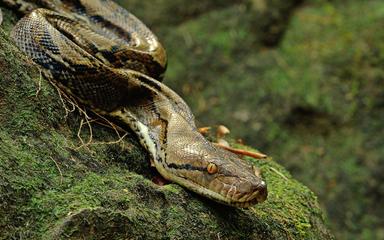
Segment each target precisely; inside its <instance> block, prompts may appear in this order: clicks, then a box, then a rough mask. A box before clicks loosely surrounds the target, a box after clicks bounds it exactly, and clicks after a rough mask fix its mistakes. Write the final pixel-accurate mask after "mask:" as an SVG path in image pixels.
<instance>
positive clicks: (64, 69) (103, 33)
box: [0, 0, 267, 208]
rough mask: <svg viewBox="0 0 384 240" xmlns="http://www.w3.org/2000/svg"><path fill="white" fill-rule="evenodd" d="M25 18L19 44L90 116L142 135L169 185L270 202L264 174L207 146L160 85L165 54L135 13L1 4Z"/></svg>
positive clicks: (79, 5) (239, 202)
mask: <svg viewBox="0 0 384 240" xmlns="http://www.w3.org/2000/svg"><path fill="white" fill-rule="evenodd" d="M0 2H1V3H3V4H5V5H6V6H7V7H9V8H11V9H13V10H15V11H17V12H18V13H20V14H22V15H25V16H24V17H23V18H22V19H21V20H20V21H19V22H18V23H17V24H16V26H15V27H14V29H13V31H12V37H13V39H14V41H15V43H16V45H17V46H18V47H19V48H20V49H21V50H22V51H23V52H24V53H25V54H26V55H27V56H29V57H30V58H31V59H32V60H33V61H34V62H35V63H36V64H38V65H40V67H41V69H42V71H43V73H44V75H45V77H46V78H48V79H49V80H51V81H53V82H54V84H56V85H58V86H59V87H60V88H61V89H62V90H63V91H64V92H66V93H67V94H68V95H70V96H72V97H74V98H75V99H76V100H77V101H78V102H80V103H81V104H84V105H85V106H87V107H88V108H90V109H91V110H93V111H95V112H97V113H99V114H102V115H104V116H106V117H109V118H113V119H115V120H116V121H117V122H118V123H119V124H120V125H124V126H122V127H123V128H124V127H129V128H130V129H132V130H133V132H135V133H136V135H137V137H138V139H139V141H140V143H141V145H142V146H143V147H144V148H145V149H146V150H147V151H148V153H149V156H150V159H151V164H152V166H154V167H156V169H157V171H158V172H159V173H160V174H161V175H162V176H163V177H164V178H165V179H167V180H170V181H172V182H175V183H178V184H180V185H181V186H184V187H185V188H187V189H189V190H191V191H194V192H196V193H198V194H200V195H203V196H205V197H208V198H210V199H212V200H215V201H217V202H220V203H224V204H227V205H231V206H237V207H243V208H246V207H249V206H252V205H254V204H256V203H259V202H263V201H264V200H265V199H266V197H267V187H266V183H265V182H264V181H263V180H262V179H261V176H260V174H259V170H258V169H257V168H256V167H255V166H253V165H252V164H250V163H249V162H246V161H244V160H242V159H240V158H239V157H238V156H237V155H235V154H233V153H230V152H228V151H226V150H224V149H222V148H219V147H217V146H215V145H214V144H212V143H211V142H209V141H207V140H206V139H205V138H204V136H203V135H201V134H200V133H199V132H198V131H197V128H196V126H195V122H194V116H193V114H192V113H191V110H190V109H189V107H188V106H187V104H186V103H185V102H184V101H183V99H182V98H181V97H180V96H178V95H177V94H176V93H175V92H174V91H172V90H171V89H170V88H169V87H167V86H166V85H164V84H163V83H162V82H161V80H162V77H163V74H164V72H165V69H166V62H167V60H166V53H165V50H164V48H163V46H162V45H161V44H160V43H159V41H158V40H157V37H156V36H155V35H154V34H153V33H152V32H151V31H150V30H149V29H148V28H147V27H146V26H145V25H144V24H143V23H142V22H141V21H140V20H139V19H138V18H136V17H135V16H134V15H132V14H131V13H129V12H128V11H127V10H125V9H123V8H122V7H120V6H119V5H117V4H116V3H114V2H113V1H110V0H31V1H26V0H0Z"/></svg>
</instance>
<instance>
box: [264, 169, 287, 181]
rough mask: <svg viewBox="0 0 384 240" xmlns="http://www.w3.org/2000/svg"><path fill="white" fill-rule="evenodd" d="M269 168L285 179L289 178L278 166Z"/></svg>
mask: <svg viewBox="0 0 384 240" xmlns="http://www.w3.org/2000/svg"><path fill="white" fill-rule="evenodd" d="M269 169H271V170H272V171H274V172H275V173H277V174H278V175H279V176H281V177H282V178H284V179H285V180H287V181H288V180H289V179H288V178H287V177H286V176H284V174H282V173H281V172H280V171H278V170H277V169H276V168H274V167H269Z"/></svg>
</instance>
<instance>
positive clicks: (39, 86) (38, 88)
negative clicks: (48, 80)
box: [36, 68, 43, 97]
mask: <svg viewBox="0 0 384 240" xmlns="http://www.w3.org/2000/svg"><path fill="white" fill-rule="evenodd" d="M39 74H40V77H39V82H38V85H37V90H36V97H37V96H38V95H39V93H40V91H41V81H42V80H43V76H42V74H41V69H40V68H39Z"/></svg>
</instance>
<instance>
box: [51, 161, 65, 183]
mask: <svg viewBox="0 0 384 240" xmlns="http://www.w3.org/2000/svg"><path fill="white" fill-rule="evenodd" d="M50 158H51V159H52V161H53V162H54V163H55V165H56V168H57V170H59V173H60V184H63V173H62V172H61V169H60V167H59V164H57V162H56V161H55V159H53V157H50Z"/></svg>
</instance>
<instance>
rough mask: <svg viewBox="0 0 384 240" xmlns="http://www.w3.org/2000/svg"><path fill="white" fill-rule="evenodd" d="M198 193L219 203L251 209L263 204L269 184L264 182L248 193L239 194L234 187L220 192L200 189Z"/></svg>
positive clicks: (223, 188) (222, 189) (224, 188)
mask: <svg viewBox="0 0 384 240" xmlns="http://www.w3.org/2000/svg"><path fill="white" fill-rule="evenodd" d="M195 190H196V189H195ZM196 192H198V193H200V194H201V195H204V196H206V197H208V198H210V199H212V200H214V201H216V202H218V203H221V204H225V205H229V206H234V207H239V208H249V207H251V206H253V205H255V204H258V203H262V202H264V201H265V200H266V199H267V196H268V191H267V184H266V183H265V182H264V181H261V182H260V183H258V184H257V185H254V186H253V188H252V190H251V191H248V192H238V191H236V190H235V188H234V187H232V188H229V189H228V188H226V187H222V188H221V189H220V190H219V191H217V190H211V189H205V190H203V191H201V188H200V189H198V190H197V191H196Z"/></svg>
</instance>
